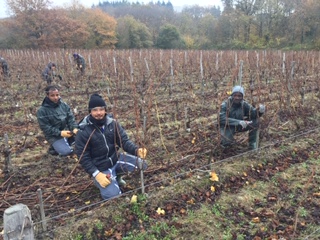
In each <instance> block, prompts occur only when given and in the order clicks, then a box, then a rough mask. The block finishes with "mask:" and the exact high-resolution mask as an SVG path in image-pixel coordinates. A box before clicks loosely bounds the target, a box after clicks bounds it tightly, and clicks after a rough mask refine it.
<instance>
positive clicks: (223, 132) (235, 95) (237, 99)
mask: <svg viewBox="0 0 320 240" xmlns="http://www.w3.org/2000/svg"><path fill="white" fill-rule="evenodd" d="M243 97H244V89H243V87H241V86H235V87H234V88H233V89H232V93H231V96H230V97H229V98H228V99H227V100H226V101H224V102H223V103H222V105H221V109H220V114H219V127H220V136H221V145H222V146H223V147H228V146H231V145H232V144H234V143H235V142H234V138H233V135H234V134H235V133H237V132H245V131H249V149H251V150H253V149H256V148H257V140H258V139H257V138H258V128H259V117H261V116H262V114H264V112H265V106H264V105H262V104H260V105H259V107H258V108H254V107H253V106H252V105H251V104H250V103H248V102H246V101H245V100H244V99H243Z"/></svg>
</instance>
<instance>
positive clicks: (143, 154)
mask: <svg viewBox="0 0 320 240" xmlns="http://www.w3.org/2000/svg"><path fill="white" fill-rule="evenodd" d="M137 154H138V157H139V158H145V157H146V156H147V149H146V148H139V149H138V152H137Z"/></svg>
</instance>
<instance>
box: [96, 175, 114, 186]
mask: <svg viewBox="0 0 320 240" xmlns="http://www.w3.org/2000/svg"><path fill="white" fill-rule="evenodd" d="M96 180H97V182H98V183H99V184H100V186H101V187H103V188H105V187H106V186H108V185H109V184H110V183H111V182H110V180H109V178H108V175H107V174H104V173H102V172H99V173H98V175H97V176H96Z"/></svg>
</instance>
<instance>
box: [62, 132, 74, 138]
mask: <svg viewBox="0 0 320 240" xmlns="http://www.w3.org/2000/svg"><path fill="white" fill-rule="evenodd" d="M61 137H64V138H69V137H72V132H71V131H61Z"/></svg>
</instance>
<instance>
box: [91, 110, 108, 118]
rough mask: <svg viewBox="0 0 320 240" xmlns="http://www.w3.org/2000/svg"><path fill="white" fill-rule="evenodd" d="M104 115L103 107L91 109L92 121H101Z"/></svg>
mask: <svg viewBox="0 0 320 240" xmlns="http://www.w3.org/2000/svg"><path fill="white" fill-rule="evenodd" d="M105 115H106V108H105V107H95V108H92V109H91V116H92V117H93V118H94V119H97V120H101V119H103V118H104V116H105Z"/></svg>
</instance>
